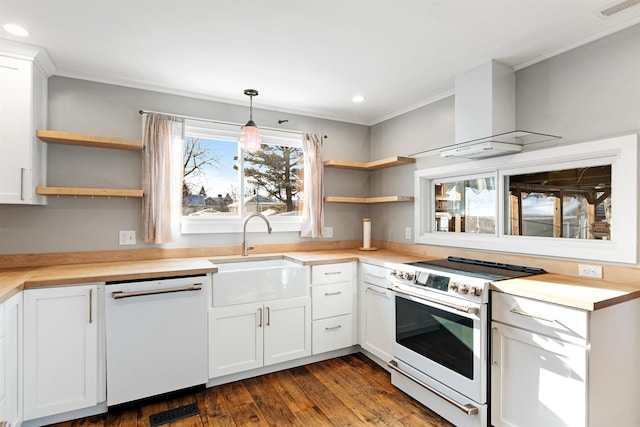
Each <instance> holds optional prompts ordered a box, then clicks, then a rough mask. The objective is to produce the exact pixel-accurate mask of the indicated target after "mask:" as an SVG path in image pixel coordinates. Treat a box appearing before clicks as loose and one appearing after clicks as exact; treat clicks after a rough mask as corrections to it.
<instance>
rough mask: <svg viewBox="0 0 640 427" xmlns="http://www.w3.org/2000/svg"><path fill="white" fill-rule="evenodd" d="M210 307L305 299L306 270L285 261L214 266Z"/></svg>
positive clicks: (230, 263) (257, 261) (260, 261)
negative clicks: (215, 270)
mask: <svg viewBox="0 0 640 427" xmlns="http://www.w3.org/2000/svg"><path fill="white" fill-rule="evenodd" d="M212 262H213V263H214V264H215V265H216V266H217V267H218V272H217V273H215V274H214V275H213V306H214V307H224V306H229V305H237V304H247V303H252V302H263V301H270V300H275V299H282V298H295V297H301V296H306V295H308V293H309V291H308V287H309V279H308V267H305V266H303V265H300V264H297V263H295V262H291V261H288V260H285V259H268V260H251V261H238V262H229V263H216V261H215V260H213V261H212Z"/></svg>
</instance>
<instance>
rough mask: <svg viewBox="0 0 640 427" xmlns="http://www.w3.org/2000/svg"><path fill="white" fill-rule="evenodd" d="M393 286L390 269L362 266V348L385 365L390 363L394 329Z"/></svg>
mask: <svg viewBox="0 0 640 427" xmlns="http://www.w3.org/2000/svg"><path fill="white" fill-rule="evenodd" d="M390 284H391V282H390V281H389V279H388V269H386V268H384V267H379V266H376V265H371V264H365V263H361V264H360V282H359V288H360V346H361V347H362V348H363V349H365V350H367V351H368V352H370V353H371V354H373V355H374V356H377V357H378V358H380V359H381V360H382V361H383V362H385V363H386V362H389V361H390V360H391V347H392V346H393V340H394V331H393V325H395V321H394V319H393V294H392V293H391V291H390V290H388V289H387V288H388V287H389V285H390Z"/></svg>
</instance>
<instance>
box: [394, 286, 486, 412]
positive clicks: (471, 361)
mask: <svg viewBox="0 0 640 427" xmlns="http://www.w3.org/2000/svg"><path fill="white" fill-rule="evenodd" d="M392 290H393V291H394V293H395V303H394V306H395V341H394V343H393V357H394V358H397V359H398V360H399V361H401V362H404V363H406V364H407V365H411V366H412V367H414V368H415V369H416V370H418V371H420V372H421V373H423V374H425V375H427V376H428V377H430V378H432V379H435V380H436V381H438V382H440V383H442V384H444V385H446V386H447V387H449V388H451V389H453V390H455V391H456V392H458V393H460V394H462V395H464V396H466V397H467V398H469V399H471V400H473V401H475V402H477V403H481V404H483V403H486V401H487V332H486V331H487V305H486V304H474V303H472V302H466V301H464V302H461V301H459V300H456V299H455V298H451V297H447V296H438V298H443V301H442V302H439V301H435V302H434V301H433V300H431V298H428V297H426V298H428V299H425V297H423V296H422V295H416V294H414V293H412V292H411V291H406V290H404V289H403V288H399V287H397V286H395V287H393V288H392Z"/></svg>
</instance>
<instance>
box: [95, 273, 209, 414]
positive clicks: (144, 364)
mask: <svg viewBox="0 0 640 427" xmlns="http://www.w3.org/2000/svg"><path fill="white" fill-rule="evenodd" d="M207 280H209V277H208V276H206V275H202V276H189V277H176V278H166V279H152V280H137V281H127V282H107V286H106V288H105V289H106V291H105V315H106V338H107V405H108V406H113V405H118V404H121V403H126V402H131V401H134V400H138V399H142V398H145V397H150V396H155V395H158V394H163V393H167V392H171V391H176V390H181V389H184V388H189V387H193V386H197V385H201V384H204V383H206V382H207V379H208V371H207V370H208V362H207V306H206V295H205V294H206V292H205V284H206V282H207Z"/></svg>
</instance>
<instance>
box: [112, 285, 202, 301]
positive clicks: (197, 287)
mask: <svg viewBox="0 0 640 427" xmlns="http://www.w3.org/2000/svg"><path fill="white" fill-rule="evenodd" d="M201 289H202V283H196V284H194V285H189V286H181V287H178V288H166V289H149V290H146V291H134V292H123V291H115V292H112V293H111V296H112V297H113V299H122V298H131V297H142V296H147V295H160V294H171V293H176V292H191V291H199V290H201Z"/></svg>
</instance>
